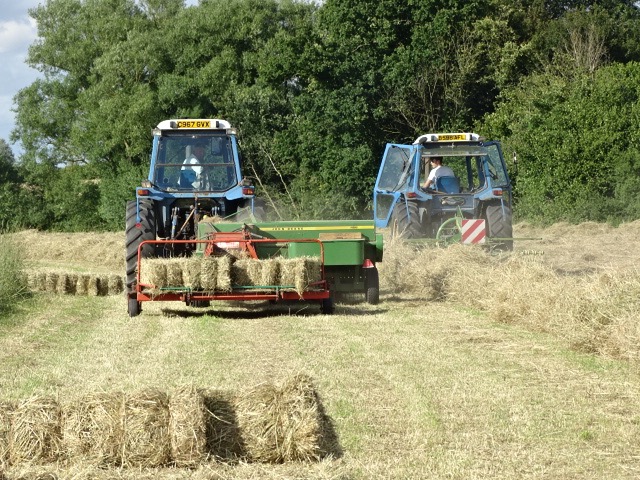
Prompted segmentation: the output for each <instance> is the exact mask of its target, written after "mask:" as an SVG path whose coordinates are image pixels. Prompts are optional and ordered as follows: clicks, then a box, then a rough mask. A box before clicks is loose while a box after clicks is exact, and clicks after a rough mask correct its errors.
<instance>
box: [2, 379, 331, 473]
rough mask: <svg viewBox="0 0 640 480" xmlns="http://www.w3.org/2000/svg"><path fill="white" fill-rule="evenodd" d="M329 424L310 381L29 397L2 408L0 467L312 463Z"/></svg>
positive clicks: (321, 451) (4, 404)
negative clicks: (61, 398)
mask: <svg viewBox="0 0 640 480" xmlns="http://www.w3.org/2000/svg"><path fill="white" fill-rule="evenodd" d="M325 426H326V422H325V418H324V416H323V413H322V409H321V405H320V402H319V400H318V395H317V393H316V392H315V389H314V388H313V385H312V382H311V380H310V379H309V378H308V377H306V376H302V375H300V376H296V377H293V378H291V379H289V380H287V381H285V382H284V383H282V384H280V385H260V386H258V387H255V388H252V389H249V390H247V391H245V392H242V393H240V394H232V393H229V392H222V391H219V390H211V389H196V388H195V387H194V386H192V385H185V386H181V387H179V388H176V389H175V390H174V391H173V392H172V393H171V394H170V395H169V394H167V393H165V392H162V391H159V390H156V389H146V390H142V391H139V392H136V393H133V394H127V393H122V392H111V393H92V394H89V395H85V396H83V397H81V398H78V399H76V400H72V401H69V402H66V403H65V402H63V403H58V402H57V401H56V400H54V399H52V398H49V397H42V396H34V397H32V398H30V399H28V400H25V401H23V402H20V403H19V404H17V405H12V404H8V403H0V468H3V467H5V466H7V465H19V464H23V463H35V464H43V463H52V462H60V461H67V462H81V463H82V464H84V465H91V466H96V467H123V468H153V467H160V466H168V465H174V466H178V467H187V468H194V467H197V466H198V465H200V464H201V463H203V462H204V461H206V460H207V459H208V458H217V459H222V460H225V459H226V460H230V459H234V460H238V459H240V460H245V461H254V462H274V463H281V462H286V461H301V460H302V461H309V460H317V459H319V458H321V457H322V456H323V455H325V454H326V453H328V452H325V451H323V447H322V445H323V442H322V441H323V437H324V428H325Z"/></svg>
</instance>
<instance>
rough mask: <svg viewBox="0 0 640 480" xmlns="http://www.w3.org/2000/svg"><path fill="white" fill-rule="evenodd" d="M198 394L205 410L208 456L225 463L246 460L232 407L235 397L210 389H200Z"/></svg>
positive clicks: (226, 392)
mask: <svg viewBox="0 0 640 480" xmlns="http://www.w3.org/2000/svg"><path fill="white" fill-rule="evenodd" d="M198 392H199V393H200V395H202V398H203V400H204V405H205V408H206V415H205V421H206V438H207V443H206V448H207V452H208V453H209V455H210V456H212V457H214V458H216V459H217V460H219V461H227V462H229V461H237V460H239V459H244V458H246V451H245V449H244V446H243V443H242V437H241V435H240V428H239V427H238V420H237V418H236V411H235V406H234V405H235V403H236V396H235V395H234V394H233V393H231V392H228V391H224V390H217V389H212V388H202V389H199V390H198Z"/></svg>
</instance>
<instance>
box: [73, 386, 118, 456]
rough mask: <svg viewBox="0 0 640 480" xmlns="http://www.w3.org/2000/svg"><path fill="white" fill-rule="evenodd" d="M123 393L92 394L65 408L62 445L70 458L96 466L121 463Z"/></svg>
mask: <svg viewBox="0 0 640 480" xmlns="http://www.w3.org/2000/svg"><path fill="white" fill-rule="evenodd" d="M123 409H124V393H120V392H115V393H91V394H88V395H85V396H83V397H82V398H80V399H78V400H76V401H73V402H71V403H69V404H67V405H65V406H64V408H63V427H62V445H63V447H64V451H65V453H66V454H67V456H68V457H69V458H73V459H78V460H82V461H83V462H84V463H89V464H91V465H95V466H106V465H114V466H116V465H118V464H119V463H120V455H121V448H122V439H123V436H124V430H123V423H122V418H123Z"/></svg>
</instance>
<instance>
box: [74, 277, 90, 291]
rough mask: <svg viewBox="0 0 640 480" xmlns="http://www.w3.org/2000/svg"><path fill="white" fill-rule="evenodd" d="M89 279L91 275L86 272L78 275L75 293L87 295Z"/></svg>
mask: <svg viewBox="0 0 640 480" xmlns="http://www.w3.org/2000/svg"><path fill="white" fill-rule="evenodd" d="M90 281H91V275H89V274H86V273H81V274H80V275H78V281H77V282H76V295H89V282H90Z"/></svg>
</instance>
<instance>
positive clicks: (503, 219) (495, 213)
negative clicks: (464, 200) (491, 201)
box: [486, 205, 513, 251]
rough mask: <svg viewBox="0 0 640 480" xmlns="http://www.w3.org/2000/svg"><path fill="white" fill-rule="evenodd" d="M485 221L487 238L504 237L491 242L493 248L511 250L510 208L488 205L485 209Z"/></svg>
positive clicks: (511, 227)
mask: <svg viewBox="0 0 640 480" xmlns="http://www.w3.org/2000/svg"><path fill="white" fill-rule="evenodd" d="M486 221H487V225H488V226H487V228H488V231H487V233H488V236H489V240H491V239H493V238H505V239H508V240H498V241H494V242H492V245H493V248H494V249H495V250H499V251H511V250H513V240H512V237H513V223H512V214H511V208H509V207H504V215H503V207H502V205H489V206H488V207H487V210H486Z"/></svg>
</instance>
